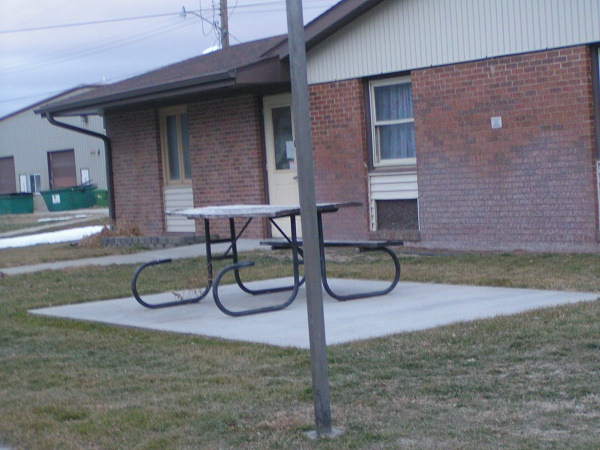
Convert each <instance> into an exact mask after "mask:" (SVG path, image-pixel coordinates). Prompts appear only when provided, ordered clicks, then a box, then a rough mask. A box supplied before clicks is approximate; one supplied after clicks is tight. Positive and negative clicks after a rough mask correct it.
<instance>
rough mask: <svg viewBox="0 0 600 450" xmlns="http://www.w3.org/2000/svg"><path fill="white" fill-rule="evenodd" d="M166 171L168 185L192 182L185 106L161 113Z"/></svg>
mask: <svg viewBox="0 0 600 450" xmlns="http://www.w3.org/2000/svg"><path fill="white" fill-rule="evenodd" d="M160 131H161V142H162V149H163V161H164V173H165V181H166V184H167V185H177V184H189V183H191V182H192V164H191V160H190V141H189V135H188V115H187V110H186V108H185V107H177V108H169V109H165V110H162V111H161V113H160Z"/></svg>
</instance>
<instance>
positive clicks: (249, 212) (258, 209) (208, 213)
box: [167, 202, 361, 219]
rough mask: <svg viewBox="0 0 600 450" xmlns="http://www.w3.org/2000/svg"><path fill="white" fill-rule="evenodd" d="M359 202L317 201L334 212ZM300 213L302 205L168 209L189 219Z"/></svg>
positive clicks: (323, 208) (328, 210)
mask: <svg viewBox="0 0 600 450" xmlns="http://www.w3.org/2000/svg"><path fill="white" fill-rule="evenodd" d="M360 205H361V203H358V202H330V203H317V211H319V212H334V211H337V210H338V209H339V208H342V207H349V206H360ZM299 214H300V205H256V204H255V205H219V206H203V207H200V208H185V209H177V210H172V211H167V215H170V216H184V217H187V218H188V219H228V218H232V217H246V218H250V217H272V218H275V217H286V216H292V215H299Z"/></svg>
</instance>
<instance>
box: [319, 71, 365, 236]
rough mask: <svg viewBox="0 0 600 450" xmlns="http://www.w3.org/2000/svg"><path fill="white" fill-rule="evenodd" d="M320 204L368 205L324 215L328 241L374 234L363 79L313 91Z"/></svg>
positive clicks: (329, 85)
mask: <svg viewBox="0 0 600 450" xmlns="http://www.w3.org/2000/svg"><path fill="white" fill-rule="evenodd" d="M309 94H310V114H311V123H312V125H311V126H312V139H313V156H314V160H315V185H316V191H317V201H320V202H325V201H355V202H360V203H362V205H363V206H362V207H357V208H347V209H341V210H340V212H338V213H335V214H330V215H325V216H324V226H325V234H326V236H327V237H328V238H342V237H344V238H365V237H366V236H367V234H368V231H369V209H368V191H367V159H366V158H367V157H366V131H365V127H366V125H365V115H364V92H363V84H362V82H361V81H360V80H349V81H340V82H335V83H327V84H319V85H313V86H310V88H309Z"/></svg>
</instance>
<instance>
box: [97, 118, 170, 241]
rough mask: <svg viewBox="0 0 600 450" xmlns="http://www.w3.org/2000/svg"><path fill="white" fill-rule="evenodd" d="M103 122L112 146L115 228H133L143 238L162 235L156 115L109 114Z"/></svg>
mask: <svg viewBox="0 0 600 450" xmlns="http://www.w3.org/2000/svg"><path fill="white" fill-rule="evenodd" d="M105 120H106V130H107V135H108V137H109V138H110V139H111V142H112V153H113V182H114V188H115V194H116V195H115V214H116V217H117V226H130V225H137V226H138V227H139V228H140V231H141V232H142V233H143V234H145V235H162V234H164V233H165V223H164V222H165V221H164V215H163V210H164V207H163V193H162V180H163V175H162V163H161V151H160V144H159V143H160V140H159V125H158V114H157V112H156V111H152V110H146V111H135V112H126V113H111V114H107V115H106V117H105Z"/></svg>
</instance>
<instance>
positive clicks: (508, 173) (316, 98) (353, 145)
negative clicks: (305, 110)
mask: <svg viewBox="0 0 600 450" xmlns="http://www.w3.org/2000/svg"><path fill="white" fill-rule="evenodd" d="M305 34H306V42H307V59H308V77H309V84H310V86H309V95H310V105H311V123H312V137H313V146H314V158H315V177H316V180H315V182H316V188H317V198H318V200H319V201H358V202H360V203H362V205H363V206H362V207H360V208H355V209H352V210H350V209H347V210H345V211H340V212H339V213H337V214H333V215H331V216H329V217H327V218H326V220H327V222H326V224H325V227H326V229H325V232H326V234H327V236H328V237H355V238H365V237H377V238H382V237H383V238H402V239H404V240H405V241H407V242H409V243H410V244H412V245H415V246H421V247H429V248H453V249H477V250H503V251H505V250H515V249H523V250H531V251H575V252H597V251H599V250H600V246H599V244H598V230H599V221H598V169H597V167H598V164H597V161H598V160H599V159H600V158H599V157H598V155H599V153H600V144H599V141H600V136H599V135H600V133H599V132H598V129H599V127H600V124H599V122H600V113H599V108H600V95H599V93H598V92H599V90H598V84H599V78H600V76H599V73H598V44H599V43H600V1H598V0H572V1H571V0H556V1H553V2H548V1H546V0H526V1H523V2H495V1H493V0H443V1H440V0H421V1H416V0H383V1H381V0H370V1H369V0H344V1H342V2H340V3H339V4H337V5H336V6H334V7H333V8H332V9H331V10H329V11H327V12H326V13H324V14H323V15H322V16H320V17H319V18H317V19H315V20H314V21H313V22H311V23H310V24H308V25H307V26H306V29H305ZM288 56H289V55H288V53H287V42H286V40H285V37H275V38H270V39H264V40H260V41H255V42H250V43H246V44H240V45H237V46H233V47H230V48H228V49H225V50H220V51H217V52H214V53H213V54H208V55H204V56H200V57H198V58H193V59H191V60H188V61H184V62H182V63H178V64H174V65H172V66H169V67H166V68H163V69H159V70H157V71H154V72H150V73H148V74H145V75H142V76H140V77H136V78H132V79H129V80H125V81H122V82H120V83H116V84H113V85H108V86H105V87H102V88H100V89H98V90H96V91H94V92H93V93H90V94H84V95H82V96H79V97H75V98H72V99H69V100H68V101H64V102H59V103H54V104H52V105H50V106H48V107H46V108H44V109H43V110H42V111H41V112H42V113H43V114H51V115H52V116H54V117H60V116H68V115H78V114H85V113H88V114H89V113H92V112H94V113H100V114H102V115H104V118H105V124H106V130H107V135H108V137H109V138H110V140H111V144H112V158H111V159H112V179H113V184H114V198H115V200H114V209H113V212H114V215H115V217H116V220H117V222H118V223H127V224H135V225H138V226H139V227H140V228H141V229H142V230H143V232H144V233H146V234H158V235H162V234H168V233H177V232H194V231H195V226H194V224H193V223H189V222H188V221H185V220H183V221H181V220H179V221H173V220H172V219H171V218H169V217H168V216H165V214H164V211H165V210H168V209H174V208H176V207H185V206H192V205H194V206H202V205H210V204H233V203H298V196H297V186H296V185H295V178H296V168H295V154H294V148H293V138H292V129H291V109H290V105H291V96H290V95H289V91H290V84H289V66H288V64H289V61H288ZM217 231H218V229H217ZM248 231H249V233H250V234H249V235H250V236H255V237H259V236H261V237H262V236H265V235H267V234H268V233H269V230H268V229H267V226H266V224H264V223H263V224H260V223H257V224H254V225H253V228H251V229H250V230H248Z"/></svg>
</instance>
